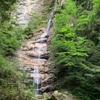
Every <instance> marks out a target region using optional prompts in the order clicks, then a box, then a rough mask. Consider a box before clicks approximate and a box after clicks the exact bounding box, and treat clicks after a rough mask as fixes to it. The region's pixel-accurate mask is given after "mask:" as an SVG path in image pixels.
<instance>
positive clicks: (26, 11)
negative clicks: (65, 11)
mask: <svg viewBox="0 0 100 100" xmlns="http://www.w3.org/2000/svg"><path fill="white" fill-rule="evenodd" d="M43 5H44V0H19V2H17V6H16V9H15V10H14V11H13V12H12V16H13V17H14V19H15V20H16V23H15V24H16V25H22V26H27V24H28V22H29V21H30V19H31V18H32V15H33V13H38V14H40V15H41V13H42V10H43Z"/></svg>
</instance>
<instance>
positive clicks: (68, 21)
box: [51, 0, 100, 100]
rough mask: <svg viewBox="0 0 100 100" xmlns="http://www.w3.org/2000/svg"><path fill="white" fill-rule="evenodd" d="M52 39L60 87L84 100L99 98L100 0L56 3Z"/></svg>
mask: <svg viewBox="0 0 100 100" xmlns="http://www.w3.org/2000/svg"><path fill="white" fill-rule="evenodd" d="M53 27H54V36H53V38H52V41H51V53H52V57H51V59H52V60H53V61H54V64H53V66H52V68H54V69H56V72H55V75H56V76H57V80H58V81H57V83H59V85H58V86H57V89H58V88H60V89H62V88H64V89H65V87H66V89H67V90H69V91H71V92H72V93H73V94H75V95H77V96H80V97H81V100H99V99H100V0H66V1H65V2H64V3H63V5H62V6H60V5H59V4H57V11H56V14H55V18H54V26H53Z"/></svg>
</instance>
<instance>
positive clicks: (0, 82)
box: [0, 56, 33, 100]
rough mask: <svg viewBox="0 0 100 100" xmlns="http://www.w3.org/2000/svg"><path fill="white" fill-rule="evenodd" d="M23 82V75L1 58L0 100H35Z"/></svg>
mask: <svg viewBox="0 0 100 100" xmlns="http://www.w3.org/2000/svg"><path fill="white" fill-rule="evenodd" d="M21 81H23V79H22V75H21V74H20V73H19V72H18V71H17V70H16V68H15V67H12V66H11V65H10V63H9V62H8V61H7V60H6V59H5V58H3V57H2V56H0V100H29V99H30V100H33V99H32V93H31V92H30V91H26V86H25V85H24V84H22V83H21Z"/></svg>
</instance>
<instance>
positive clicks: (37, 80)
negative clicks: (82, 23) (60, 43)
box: [33, 8, 55, 96]
mask: <svg viewBox="0 0 100 100" xmlns="http://www.w3.org/2000/svg"><path fill="white" fill-rule="evenodd" d="M54 12H55V8H54V9H53V10H52V11H51V13H50V18H49V20H48V23H47V27H46V29H45V32H44V33H43V34H42V35H41V36H40V39H41V42H40V44H41V45H42V43H44V42H43V38H45V37H48V36H49V34H50V27H51V23H52V18H53V15H54ZM41 50H42V46H40V47H39V49H38V62H37V64H38V66H36V67H35V68H34V71H33V73H34V74H35V77H34V81H33V83H34V84H35V85H36V89H35V94H36V96H40V95H41V94H42V93H41V90H40V87H41V76H40V73H39V67H40V66H41V55H40V52H41Z"/></svg>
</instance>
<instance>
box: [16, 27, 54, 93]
mask: <svg viewBox="0 0 100 100" xmlns="http://www.w3.org/2000/svg"><path fill="white" fill-rule="evenodd" d="M44 31H45V28H41V29H39V30H38V31H37V32H36V34H35V35H34V37H32V38H31V39H29V40H26V41H24V42H23V43H22V45H21V47H20V49H19V50H18V52H17V56H18V61H19V64H20V67H19V69H20V70H24V71H27V72H28V73H29V74H30V77H29V79H31V81H32V80H33V83H34V79H35V78H36V77H40V80H39V81H40V85H39V86H40V87H39V89H40V91H41V92H50V91H52V90H54V87H53V86H52V85H51V83H52V82H53V81H54V80H53V79H54V76H53V74H52V73H50V68H49V66H50V62H49V61H48V59H49V55H50V52H49V50H48V48H49V47H48V43H49V40H50V37H49V38H48V36H47V34H44V37H43V38H42V39H41V38H40V37H41V35H43V33H44ZM41 42H42V43H41ZM40 47H41V50H40V51H39V48H40ZM39 54H40V63H38V60H39V58H38V55H39ZM36 68H38V69H39V73H38V75H37V73H34V70H35V69H36Z"/></svg>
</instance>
